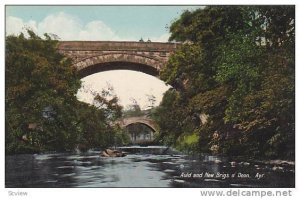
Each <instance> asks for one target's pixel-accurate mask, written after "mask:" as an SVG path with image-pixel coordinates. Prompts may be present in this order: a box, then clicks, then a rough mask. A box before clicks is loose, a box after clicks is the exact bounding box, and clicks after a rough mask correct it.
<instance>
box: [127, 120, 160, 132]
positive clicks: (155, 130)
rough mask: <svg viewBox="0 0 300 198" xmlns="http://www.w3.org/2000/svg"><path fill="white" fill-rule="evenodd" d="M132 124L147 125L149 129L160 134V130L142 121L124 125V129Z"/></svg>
mask: <svg viewBox="0 0 300 198" xmlns="http://www.w3.org/2000/svg"><path fill="white" fill-rule="evenodd" d="M132 124H143V125H146V126H147V127H149V128H150V129H151V130H152V131H153V132H154V133H156V132H158V130H157V128H156V127H155V126H153V125H152V124H149V123H146V122H142V121H136V122H130V123H126V125H123V128H126V127H128V126H129V125H132Z"/></svg>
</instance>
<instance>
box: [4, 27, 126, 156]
mask: <svg viewBox="0 0 300 198" xmlns="http://www.w3.org/2000/svg"><path fill="white" fill-rule="evenodd" d="M28 34H29V38H25V37H24V35H23V34H20V35H19V36H8V37H6V47H5V49H6V51H5V124H6V128H5V134H6V135H5V143H6V147H5V149H6V152H7V153H28V152H43V151H71V150H74V149H75V148H80V149H83V150H84V149H89V148H96V147H98V148H99V147H107V146H110V145H113V144H114V143H115V137H116V135H117V133H119V131H120V129H118V128H116V127H113V126H111V122H112V121H113V120H115V119H117V118H118V117H120V116H121V107H120V106H119V105H118V98H117V97H115V96H114V97H111V98H110V99H109V97H108V96H110V95H109V94H110V92H109V91H103V93H102V94H96V95H95V99H94V100H95V103H96V104H97V106H92V105H88V104H85V103H81V102H79V101H78V100H77V98H76V93H77V91H78V89H79V88H80V86H81V81H80V78H79V76H78V75H77V71H76V69H75V68H73V67H71V60H69V59H67V58H65V57H64V56H63V55H62V54H60V53H59V52H58V50H57V47H56V46H57V41H56V40H52V39H51V38H50V37H49V36H48V35H47V34H45V37H46V39H41V38H40V37H39V36H37V35H36V34H35V33H33V32H32V31H28Z"/></svg>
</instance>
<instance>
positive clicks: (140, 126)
mask: <svg viewBox="0 0 300 198" xmlns="http://www.w3.org/2000/svg"><path fill="white" fill-rule="evenodd" d="M124 129H125V132H126V133H127V134H128V136H129V138H130V141H131V143H132V144H145V143H151V142H153V141H154V134H155V132H156V130H155V129H154V128H153V127H152V126H150V125H147V124H145V123H141V122H136V123H131V124H128V125H127V126H124Z"/></svg>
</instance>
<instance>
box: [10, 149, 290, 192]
mask: <svg viewBox="0 0 300 198" xmlns="http://www.w3.org/2000/svg"><path fill="white" fill-rule="evenodd" d="M153 149H154V148H152V150H153ZM141 150H142V152H138V153H137V152H135V154H134V153H132V154H128V155H127V156H125V157H120V158H105V157H100V156H99V152H96V151H92V152H87V153H83V154H70V153H60V154H41V155H36V154H35V155H13V156H6V161H5V164H6V167H5V168H6V170H5V185H6V187H14V188H18V187H31V188H35V187H294V186H295V170H294V166H292V165H288V164H283V165H280V166H278V165H271V164H263V163H248V162H240V161H228V160H227V159H226V158H220V157H216V156H205V157H201V158H192V157H189V156H186V155H174V154H173V155H171V154H166V155H161V154H151V152H146V153H145V151H146V150H151V149H150V148H148V149H147V148H141ZM135 151H137V148H135ZM257 174H259V175H261V178H257V177H255V176H256V175H257Z"/></svg>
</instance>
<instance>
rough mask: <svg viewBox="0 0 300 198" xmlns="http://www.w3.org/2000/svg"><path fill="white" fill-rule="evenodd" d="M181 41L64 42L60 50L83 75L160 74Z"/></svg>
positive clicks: (60, 44)
mask: <svg viewBox="0 0 300 198" xmlns="http://www.w3.org/2000/svg"><path fill="white" fill-rule="evenodd" d="M180 45H181V44H179V43H159V42H129V41H127V42H125V41H122V42H121V41H120V42H119V41H60V42H59V43H58V50H59V52H60V53H62V54H64V55H66V56H67V57H69V58H71V59H72V60H73V66H74V67H76V68H77V69H78V71H79V74H80V76H81V77H82V78H83V77H85V76H88V75H91V74H94V73H98V72H101V71H108V70H116V69H126V70H134V71H140V72H143V73H146V74H150V75H153V76H158V74H159V72H160V71H161V69H162V68H163V67H164V64H165V63H166V62H167V60H168V58H169V56H170V54H171V53H172V52H173V51H175V50H176V49H177V48H178V47H179V46H180Z"/></svg>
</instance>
